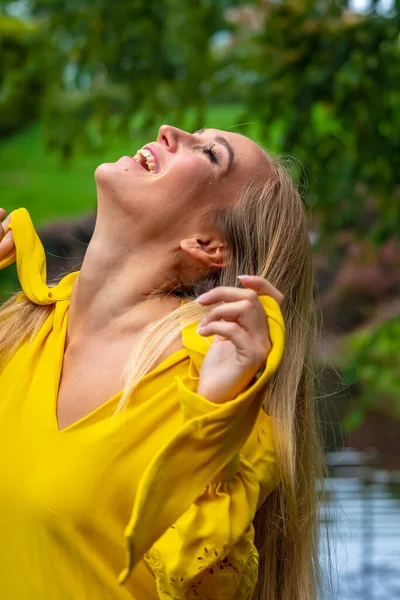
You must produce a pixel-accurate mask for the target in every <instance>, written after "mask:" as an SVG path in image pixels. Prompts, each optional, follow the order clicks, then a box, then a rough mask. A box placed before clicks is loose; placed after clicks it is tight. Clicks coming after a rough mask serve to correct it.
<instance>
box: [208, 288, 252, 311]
mask: <svg viewBox="0 0 400 600" xmlns="http://www.w3.org/2000/svg"><path fill="white" fill-rule="evenodd" d="M238 300H249V301H250V302H252V303H253V304H254V306H256V304H259V301H258V294H257V292H256V291H255V290H251V289H249V290H247V289H243V288H236V287H232V286H224V285H220V286H218V287H216V288H213V289H212V290H210V291H209V292H206V293H205V294H201V296H199V297H198V298H196V302H199V303H200V304H205V305H208V304H215V303H216V302H235V301H238Z"/></svg>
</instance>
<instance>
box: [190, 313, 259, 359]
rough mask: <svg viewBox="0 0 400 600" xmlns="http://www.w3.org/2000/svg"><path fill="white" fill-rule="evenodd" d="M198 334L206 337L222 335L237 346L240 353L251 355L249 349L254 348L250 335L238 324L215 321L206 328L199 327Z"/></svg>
mask: <svg viewBox="0 0 400 600" xmlns="http://www.w3.org/2000/svg"><path fill="white" fill-rule="evenodd" d="M197 333H199V334H200V335H203V336H205V337H208V336H210V335H221V336H222V337H224V338H226V339H227V340H230V341H231V342H232V343H233V344H235V346H236V348H237V349H238V350H239V352H242V353H243V354H250V352H249V348H251V346H252V341H251V340H249V336H248V334H247V333H246V332H245V330H244V329H243V328H242V327H240V325H238V324H237V323H231V322H228V321H213V322H212V323H209V324H208V325H205V326H204V327H199V328H198V329H197Z"/></svg>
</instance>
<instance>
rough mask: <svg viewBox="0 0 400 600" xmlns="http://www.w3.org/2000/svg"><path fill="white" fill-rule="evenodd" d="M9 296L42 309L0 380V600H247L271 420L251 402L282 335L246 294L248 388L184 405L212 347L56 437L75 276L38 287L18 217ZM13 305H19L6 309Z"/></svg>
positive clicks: (176, 362) (195, 349) (268, 473)
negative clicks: (253, 313) (252, 310)
mask: <svg viewBox="0 0 400 600" xmlns="http://www.w3.org/2000/svg"><path fill="white" fill-rule="evenodd" d="M8 229H12V231H13V237H14V241H15V247H16V248H15V250H13V251H12V252H11V253H10V254H9V255H8V256H6V257H5V258H4V259H3V260H2V261H0V268H3V267H5V266H7V265H9V264H11V263H12V262H14V260H15V259H16V262H17V271H18V277H19V281H20V283H21V287H22V289H23V292H21V294H26V296H28V298H30V300H32V301H33V302H35V303H37V304H52V305H53V310H52V312H51V313H50V315H49V316H48V318H47V319H46V322H45V323H44V325H43V326H42V328H41V329H40V331H39V332H38V333H37V334H36V336H35V338H34V340H33V342H29V341H26V342H24V343H23V345H22V346H21V347H20V348H19V349H18V350H17V351H16V353H15V354H14V355H13V357H12V358H11V359H10V360H9V361H8V362H7V363H6V365H5V367H4V369H3V370H2V372H1V374H0V390H1V402H0V444H1V453H0V498H1V510H0V532H1V544H0V565H1V566H0V570H1V575H0V597H1V598H9V599H10V600H11V599H13V600H14V599H15V600H17V599H18V600H35V599H37V600H43V599H44V598H49V599H51V600H84V599H88V600H89V599H90V600H94V599H96V600H97V599H98V600H100V599H101V600H108V599H109V600H120V599H121V600H122V599H130V600H132V598H133V599H134V600H156V599H157V598H160V599H161V600H171V598H172V599H176V600H178V599H179V600H183V599H185V600H190V599H192V598H197V599H200V600H210V599H213V600H233V599H235V600H247V599H248V598H250V596H251V593H252V592H253V590H254V587H255V585H256V582H257V574H258V553H257V550H256V548H255V546H254V543H253V540H254V527H253V524H252V521H253V519H254V516H255V512H256V510H257V508H258V507H259V506H260V505H261V504H262V503H263V502H264V500H265V498H266V497H267V495H268V494H270V493H271V491H273V490H274V489H275V487H276V486H277V485H278V483H279V476H278V470H277V465H276V460H275V452H274V444H273V432H272V423H271V417H270V416H268V415H267V414H265V412H264V411H263V410H262V409H261V405H260V402H261V399H260V398H259V394H257V392H258V391H259V389H260V388H261V387H262V386H263V385H264V384H265V383H266V381H268V379H270V377H271V376H272V374H273V373H274V372H275V370H276V368H277V367H278V365H279V362H280V360H281V357H282V352H283V346H284V324H283V319H282V315H281V312H280V309H279V305H278V304H277V302H276V301H275V300H274V299H273V298H271V297H269V296H260V301H261V302H262V305H263V307H264V309H265V312H266V315H267V318H268V323H269V328H270V335H271V340H272V350H271V352H270V354H269V356H268V359H267V362H266V367H265V369H264V371H263V373H262V375H261V377H260V378H259V379H258V380H257V381H256V382H255V383H254V384H253V385H251V386H249V387H248V388H247V389H246V390H244V391H243V392H242V393H241V394H239V395H238V396H237V397H236V398H234V399H232V400H231V401H229V402H226V403H225V404H222V405H220V404H214V403H212V402H210V401H208V400H207V399H206V398H204V397H203V396H201V395H199V394H197V393H196V388H197V383H198V378H199V369H200V366H201V362H202V360H203V357H204V355H205V354H206V352H207V349H208V348H209V345H210V342H211V341H212V337H210V338H203V337H202V336H201V335H199V334H197V333H196V324H194V325H192V326H189V327H186V328H183V330H182V341H183V345H184V348H183V349H182V350H179V351H178V352H175V353H174V354H173V355H172V356H170V357H168V358H167V359H166V360H164V362H163V363H161V364H160V365H159V366H158V367H156V368H155V369H153V370H152V371H151V372H149V373H148V374H147V375H146V376H145V377H144V378H143V379H142V381H141V382H140V384H139V387H138V388H137V394H136V395H135V396H134V398H133V399H132V401H131V402H130V404H129V405H128V408H127V409H126V410H125V411H124V412H122V413H120V414H119V415H117V417H114V416H113V411H114V410H115V408H116V406H117V403H118V400H119V399H120V397H121V394H122V390H121V392H119V393H118V394H116V395H115V396H113V397H112V398H110V399H109V400H108V401H107V402H105V403H104V404H103V405H102V406H100V407H99V408H97V409H95V410H93V411H92V412H90V413H89V414H87V415H86V416H84V417H83V418H81V419H79V420H78V421H76V422H75V423H73V424H72V425H70V426H68V427H66V428H65V429H63V430H61V431H59V430H58V427H57V418H56V405H57V394H58V386H59V380H60V374H61V368H62V361H63V356H64V344H65V337H66V329H67V321H68V307H69V298H70V294H71V290H72V287H73V285H74V282H75V280H76V278H77V275H78V274H79V271H75V272H73V273H69V274H67V275H66V276H65V277H64V278H63V279H62V280H61V281H60V282H59V283H58V285H57V286H55V287H52V288H49V287H47V285H46V257H45V253H44V249H43V246H42V244H41V242H40V239H39V237H38V236H37V233H36V231H35V229H34V226H33V224H32V221H31V218H30V215H29V213H28V212H27V210H26V209H25V208H20V209H18V210H16V211H15V212H13V213H12V217H11V223H10V224H9V227H8ZM17 301H18V300H17Z"/></svg>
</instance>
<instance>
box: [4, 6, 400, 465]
mask: <svg viewBox="0 0 400 600" xmlns="http://www.w3.org/2000/svg"><path fill="white" fill-rule="evenodd" d="M399 25H400V1H399V0H393V1H391V0H386V1H383V0H381V1H380V2H369V1H368V0H365V1H364V0H357V1H355V2H352V3H350V4H348V3H346V2H342V3H341V2H333V1H330V0H320V1H315V0H296V1H295V0H292V1H278V0H275V1H269V2H267V1H261V0H259V1H253V2H252V1H247V2H240V1H236V2H235V1H234V0H198V1H196V2H193V1H189V0H160V1H153V2H148V0H146V1H144V0H131V1H129V2H127V1H126V0H113V2H111V1H110V0H90V1H89V0H18V1H13V2H10V1H4V0H0V66H1V69H0V135H1V142H0V188H1V202H0V206H2V207H4V208H5V209H6V210H7V212H10V211H12V210H14V209H15V208H18V207H20V206H24V207H26V208H27V209H28V210H29V212H30V214H31V217H32V219H33V221H34V223H35V225H36V227H37V229H38V232H39V234H40V235H41V237H42V239H43V243H44V245H45V248H46V251H47V252H48V259H49V261H53V263H54V265H55V266H54V267H52V268H53V271H52V272H53V273H55V272H56V269H60V268H61V269H62V268H64V267H65V264H63V263H62V258H63V257H64V259H65V257H66V256H67V255H68V254H71V253H72V255H73V259H74V260H75V259H76V260H79V256H77V255H76V254H75V252H76V251H77V248H78V249H79V247H80V249H81V250H82V247H85V243H87V242H88V240H89V239H90V227H91V225H92V224H93V215H94V214H95V210H96V190H95V184H94V178H93V173H94V170H95V168H96V166H97V165H98V164H100V163H101V162H106V161H115V160H117V159H118V158H119V157H120V156H121V155H123V154H131V155H133V154H134V153H135V151H136V150H137V149H138V148H140V147H141V146H142V145H143V144H144V143H145V142H148V141H150V140H154V139H155V138H156V135H157V131H158V127H159V126H160V125H161V124H162V123H168V124H171V125H176V126H179V127H182V128H186V129H188V130H194V129H195V128H200V127H207V126H209V127H216V128H220V129H228V128H233V130H234V131H237V132H240V133H244V134H246V135H249V136H250V137H252V138H253V139H255V140H256V141H258V142H260V143H262V144H263V145H264V146H266V147H267V148H269V149H270V150H272V151H273V152H279V153H285V154H289V155H292V156H294V157H295V159H296V161H292V162H293V169H294V172H295V174H296V176H297V178H298V183H299V186H300V189H301V191H302V193H303V195H304V197H305V201H306V204H307V207H308V210H309V214H310V231H311V239H312V243H313V248H314V255H315V269H316V279H317V286H318V295H319V308H320V310H321V315H322V318H323V334H322V338H321V343H320V348H319V351H318V356H317V357H316V366H317V370H318V371H319V372H320V373H321V381H322V384H321V385H322V387H323V390H322V394H321V397H324V398H325V400H324V408H323V410H326V411H327V412H328V413H329V414H331V415H333V419H334V421H335V426H336V425H337V426H338V429H337V431H336V432H335V431H333V432H332V431H330V429H329V427H328V428H327V431H326V443H327V447H329V446H332V444H336V445H340V444H341V441H342V440H341V439H338V437H337V436H338V435H339V437H340V436H344V437H346V436H349V435H350V434H351V435H352V438H351V439H352V443H353V445H356V446H357V445H358V446H359V447H360V448H362V447H364V446H366V445H368V444H371V443H373V444H375V445H376V446H378V447H380V448H382V452H384V453H386V454H387V456H388V461H389V460H392V459H393V457H394V456H396V457H397V458H398V463H397V464H399V465H400V456H399V454H400V452H399V448H398V443H397V449H396V441H397V440H398V436H399V432H400V431H399V423H400V368H399V367H400V359H399V340H400V317H399V315H400V252H399V249H400V240H399V234H400V177H399V172H400V152H399V150H400V60H399V59H400V36H399V31H400V27H399ZM85 219H86V220H85ZM85 228H86V229H85ZM79 232H81V237H80V234H79ZM82 232H83V233H82ZM63 236H64V237H63ZM85 236H86V237H85ZM67 238H68V240H69V242H71V240H72V241H73V239H75V241H76V242H77V246H76V247H74V246H73V245H70V246H68V244H67V243H66V244H65V245H63V243H64V242H63V241H62V240H63V239H67ZM71 243H72V242H71ZM79 245H80V246H79ZM67 246H68V247H67ZM57 257H59V260H58V262H57ZM16 286H17V280H16V275H15V269H14V267H9V268H8V269H6V270H4V271H2V272H1V273H0V294H1V297H2V299H4V298H6V297H7V296H8V295H9V294H10V292H11V291H13V290H14V289H15V288H16ZM378 422H379V423H380V425H379V426H378ZM370 423H373V424H375V425H376V427H375V429H374V431H373V434H372V433H371V428H370ZM379 427H380V429H379ZM388 432H389V433H388ZM371 436H372V438H373V440H372V442H371ZM374 436H376V440H375V438H374ZM367 438H368V439H367ZM397 468H400V467H399V466H398V467H397Z"/></svg>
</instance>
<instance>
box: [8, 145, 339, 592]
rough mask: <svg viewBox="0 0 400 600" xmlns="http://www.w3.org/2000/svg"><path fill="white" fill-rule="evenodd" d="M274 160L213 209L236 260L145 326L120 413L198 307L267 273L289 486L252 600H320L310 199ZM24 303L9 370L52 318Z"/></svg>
mask: <svg viewBox="0 0 400 600" xmlns="http://www.w3.org/2000/svg"><path fill="white" fill-rule="evenodd" d="M269 159H270V162H271V164H272V175H271V176H270V177H269V179H268V181H267V182H265V183H254V182H253V183H250V184H249V185H246V186H245V188H244V189H243V190H241V192H240V195H239V198H238V200H237V201H236V202H235V203H234V204H233V205H230V206H228V207H216V208H215V207H213V208H212V209H210V211H209V213H208V215H207V216H208V218H209V219H210V222H211V223H212V225H213V227H215V229H216V230H218V232H219V233H220V235H221V236H222V237H223V239H224V240H225V241H226V242H227V244H228V245H229V248H230V249H231V252H232V260H231V261H230V262H229V264H228V265H227V267H225V268H223V269H221V270H220V271H218V272H212V273H209V274H208V275H206V276H205V277H203V278H201V279H200V280H199V281H197V282H196V283H194V284H190V285H187V284H185V283H184V282H182V283H181V284H180V285H178V286H176V287H175V288H174V290H173V293H174V294H176V295H179V296H181V297H184V298H186V299H187V300H188V302H187V303H185V304H184V306H183V307H181V308H179V309H177V310H174V311H173V312H172V313H170V314H168V315H167V316H166V317H164V318H163V319H162V320H160V321H157V322H156V323H152V324H151V325H149V326H148V327H146V328H145V329H144V330H143V332H142V336H141V338H140V339H139V341H138V342H137V341H136V342H135V348H134V350H133V352H132V354H131V356H130V357H129V360H128V362H127V365H126V368H125V370H124V381H125V386H124V393H123V395H122V397H121V399H120V402H119V404H118V406H117V409H116V413H117V412H119V411H121V410H123V408H124V407H125V406H126V404H127V403H128V401H129V398H130V397H131V395H132V393H133V392H134V389H135V387H136V385H137V384H138V382H139V381H140V380H141V378H142V377H143V375H144V374H145V373H147V372H148V371H149V370H151V368H152V367H153V365H154V364H155V363H156V362H157V360H158V359H159V358H160V356H161V355H162V353H163V352H164V351H165V350H166V349H167V348H168V347H169V346H170V344H171V343H172V342H173V341H174V340H175V339H176V338H177V337H178V336H179V335H180V333H181V328H182V324H183V325H184V326H185V325H189V324H191V323H193V322H195V321H198V320H200V319H201V318H202V317H203V316H204V315H205V314H206V313H207V312H208V311H209V310H210V309H209V308H206V307H202V306H200V305H199V304H197V303H195V302H191V301H190V300H194V298H195V297H196V296H198V295H199V294H200V293H203V292H205V291H207V290H209V289H211V288H213V287H215V286H218V285H228V286H238V285H239V284H238V279H237V276H238V275H239V274H250V275H251V274H254V275H261V276H262V277H265V278H266V279H268V280H269V281H270V282H271V283H272V284H273V285H274V286H275V287H277V289H278V290H280V291H281V292H282V293H283V295H284V304H283V307H282V312H283V316H284V319H285V325H286V345H285V352H284V357H283V360H282V363H281V365H280V367H279V368H278V370H277V372H276V374H275V376H274V377H273V379H272V381H271V382H270V383H269V385H268V386H267V388H266V389H265V390H263V391H262V394H263V404H262V406H263V409H264V410H265V411H266V413H267V414H269V415H271V416H272V417H273V423H274V443H275V449H276V455H277V462H278V467H279V471H280V479H281V482H280V484H279V486H278V487H277V488H276V489H275V491H274V492H272V493H271V494H270V495H269V496H268V497H267V499H266V500H265V502H264V504H263V505H262V506H261V507H260V508H259V510H258V511H257V513H256V515H255V519H254V527H255V545H256V547H257V550H258V552H259V578H258V583H257V588H256V591H255V593H254V595H253V598H252V600H316V598H317V597H319V594H320V593H321V594H322V589H323V583H324V582H323V581H322V568H321V564H320V560H319V537H320V531H321V529H320V523H319V515H318V504H319V501H320V500H323V499H325V497H326V491H325V487H324V478H325V477H327V475H328V472H327V467H326V464H325V460H324V452H323V444H322V439H321V430H320V427H319V422H318V415H317V411H316V405H315V400H314V397H313V381H314V375H313V372H312V368H311V358H312V353H313V349H314V346H315V342H316V336H317V324H316V308H315V302H314V279H313V267H312V255H311V246H310V241H309V232H308V223H307V214H306V211H305V209H304V206H303V202H302V199H301V197H300V195H299V193H298V191H297V188H296V186H295V185H294V184H293V182H292V179H291V177H290V176H289V174H288V171H287V170H286V169H285V168H284V166H283V165H282V164H280V162H279V160H278V159H276V158H273V157H272V156H269ZM15 299H16V295H14V296H12V297H11V298H10V299H9V300H8V301H7V302H5V303H4V304H3V306H2V308H1V309H0V359H1V363H0V368H1V366H2V365H4V362H5V361H6V360H7V358H8V357H10V356H11V355H12V354H13V353H14V352H15V351H16V349H17V348H18V346H19V345H20V344H21V343H22V342H23V341H24V340H25V339H28V338H31V339H32V338H33V337H34V336H35V335H36V332H37V331H38V330H39V329H40V327H41V325H42V324H43V323H44V321H45V320H46V318H47V317H48V315H49V314H50V312H51V310H52V309H51V307H49V306H38V305H36V304H33V303H32V302H30V301H29V300H28V299H27V298H26V297H25V298H24V296H23V295H22V296H20V298H19V301H18V302H17V303H16V302H15ZM318 484H319V487H318ZM328 548H329V541H328ZM329 583H331V581H329Z"/></svg>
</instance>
